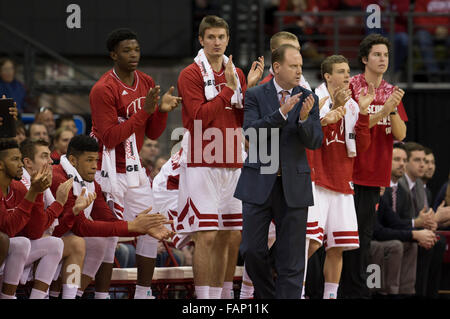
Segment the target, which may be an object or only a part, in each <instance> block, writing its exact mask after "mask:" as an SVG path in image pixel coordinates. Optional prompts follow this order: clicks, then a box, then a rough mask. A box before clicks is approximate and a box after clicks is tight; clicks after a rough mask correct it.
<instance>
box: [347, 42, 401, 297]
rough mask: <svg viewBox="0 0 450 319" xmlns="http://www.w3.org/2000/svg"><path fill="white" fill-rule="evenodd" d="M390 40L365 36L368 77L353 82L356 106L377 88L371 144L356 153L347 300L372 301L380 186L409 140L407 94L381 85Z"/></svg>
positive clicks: (360, 76) (371, 112) (361, 51)
mask: <svg viewBox="0 0 450 319" xmlns="http://www.w3.org/2000/svg"><path fill="white" fill-rule="evenodd" d="M389 48H390V43H389V40H388V39H386V38H385V37H383V36H381V35H379V34H370V35H368V36H367V37H365V38H364V39H363V40H362V41H361V43H360V47H359V58H358V59H359V62H360V64H361V65H362V67H363V69H364V73H361V74H358V75H355V76H354V77H352V78H351V79H350V90H351V91H352V98H353V100H355V101H356V102H358V101H359V96H360V93H361V92H362V91H365V90H367V88H368V87H369V83H373V85H374V87H375V98H374V100H373V101H372V103H371V105H370V106H369V109H368V112H369V116H370V119H369V128H370V137H371V142H370V146H369V148H368V149H367V151H366V152H364V153H359V154H357V156H356V158H355V163H354V168H353V183H354V192H355V195H354V199H355V208H356V216H357V220H358V232H359V249H355V250H351V251H347V252H344V254H343V258H344V259H343V260H344V261H343V269H342V281H341V285H340V292H341V294H342V296H343V297H344V298H370V292H369V289H368V287H367V285H366V279H367V266H368V262H369V253H370V240H371V239H372V233H373V227H374V220H375V206H376V205H377V203H378V201H379V198H380V187H389V185H390V177H391V176H390V175H391V162H392V145H393V142H394V139H395V140H400V141H401V140H403V139H404V138H405V136H406V125H405V123H404V121H405V120H407V117H406V113H405V111H404V108H403V104H402V103H401V100H402V98H403V95H404V93H405V92H404V91H403V90H401V89H400V88H398V87H396V86H394V85H391V84H389V83H387V82H386V81H385V80H383V75H384V73H385V72H386V70H387V68H388V64H389Z"/></svg>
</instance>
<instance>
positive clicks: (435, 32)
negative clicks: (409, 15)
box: [414, 0, 450, 82]
mask: <svg viewBox="0 0 450 319" xmlns="http://www.w3.org/2000/svg"><path fill="white" fill-rule="evenodd" d="M414 12H416V13H420V12H423V13H446V14H447V15H446V16H427V17H424V16H418V17H415V18H414V25H415V26H417V29H418V30H417V32H416V38H417V41H418V42H419V47H420V51H421V54H422V59H423V62H424V64H425V69H426V72H427V75H428V79H429V80H430V81H432V82H438V81H439V80H440V77H439V72H440V71H439V66H438V61H437V59H436V54H435V49H436V47H435V44H439V45H440V46H444V52H445V53H444V54H445V55H446V57H444V58H443V61H442V62H444V63H443V64H444V65H445V73H446V74H449V72H450V54H449V51H450V36H449V30H450V16H449V13H450V0H416V2H415V8H414Z"/></svg>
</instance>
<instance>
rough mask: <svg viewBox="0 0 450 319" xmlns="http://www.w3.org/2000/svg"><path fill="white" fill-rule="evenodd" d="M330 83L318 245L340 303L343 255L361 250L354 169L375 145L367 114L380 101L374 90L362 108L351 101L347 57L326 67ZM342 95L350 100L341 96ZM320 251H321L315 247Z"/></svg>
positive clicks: (324, 87)
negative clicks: (338, 113)
mask: <svg viewBox="0 0 450 319" xmlns="http://www.w3.org/2000/svg"><path fill="white" fill-rule="evenodd" d="M321 72H322V77H323V79H324V83H322V84H321V85H319V86H318V87H317V88H316V90H315V93H316V94H317V96H318V97H319V98H320V99H321V98H324V97H328V99H327V100H326V102H325V104H324V105H323V107H322V108H321V110H320V117H321V124H322V130H323V133H324V138H323V142H322V146H321V147H320V148H319V149H317V150H315V151H314V165H313V166H314V170H315V184H316V193H315V198H314V201H315V202H320V205H319V218H318V227H319V232H318V233H317V234H316V236H317V237H316V238H315V239H316V242H318V243H320V244H322V243H323V244H324V246H325V250H326V258H325V264H324V267H323V273H324V277H325V285H324V293H323V298H324V299H336V298H337V291H338V286H339V281H340V275H341V269H342V252H343V251H344V250H350V249H356V248H358V247H359V238H358V225H357V220H356V212H355V206H354V202H353V185H352V174H353V163H354V158H355V156H356V155H357V154H360V153H363V152H364V151H365V150H366V149H367V148H368V147H369V144H370V132H369V115H368V113H367V109H368V107H369V104H370V103H371V102H372V100H373V98H374V87H373V85H370V86H369V89H368V90H367V92H361V95H360V96H359V105H358V104H357V103H356V102H355V101H354V100H353V99H351V98H350V94H351V93H350V92H346V93H345V91H343V90H342V89H344V90H348V85H349V80H350V67H349V63H348V60H347V59H346V58H345V57H344V56H342V55H332V56H329V57H327V58H326V59H325V60H324V61H323V62H322V65H321ZM338 90H340V91H341V92H342V93H343V94H342V95H341V96H342V97H344V99H342V100H341V99H340V97H341V96H340V95H337V94H336V91H338ZM337 108H344V110H345V112H344V114H345V116H344V117H342V118H340V119H339V120H338V121H337V122H335V121H331V122H330V121H329V119H328V117H327V115H330V114H331V113H330V111H331V110H335V109H337ZM310 248H312V249H313V251H310V252H309V254H311V255H312V254H313V253H314V251H315V250H314V249H318V248H319V247H318V246H317V245H313V246H310Z"/></svg>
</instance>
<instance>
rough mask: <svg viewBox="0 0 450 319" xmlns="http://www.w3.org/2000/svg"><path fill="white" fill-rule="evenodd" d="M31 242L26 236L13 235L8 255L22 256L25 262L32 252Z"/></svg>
mask: <svg viewBox="0 0 450 319" xmlns="http://www.w3.org/2000/svg"><path fill="white" fill-rule="evenodd" d="M30 249H31V242H30V240H29V239H28V238H25V237H13V238H10V239H9V250H8V256H10V255H14V256H16V257H17V258H21V259H23V260H24V262H25V261H26V260H27V258H28V255H29V254H30Z"/></svg>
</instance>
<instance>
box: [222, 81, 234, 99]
mask: <svg viewBox="0 0 450 319" xmlns="http://www.w3.org/2000/svg"><path fill="white" fill-rule="evenodd" d="M233 94H234V91H233V90H232V89H230V88H229V87H228V86H226V85H225V86H224V87H223V88H222V91H220V94H219V95H221V96H222V97H223V98H224V99H226V100H227V101H228V102H231V97H232V96H233Z"/></svg>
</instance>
